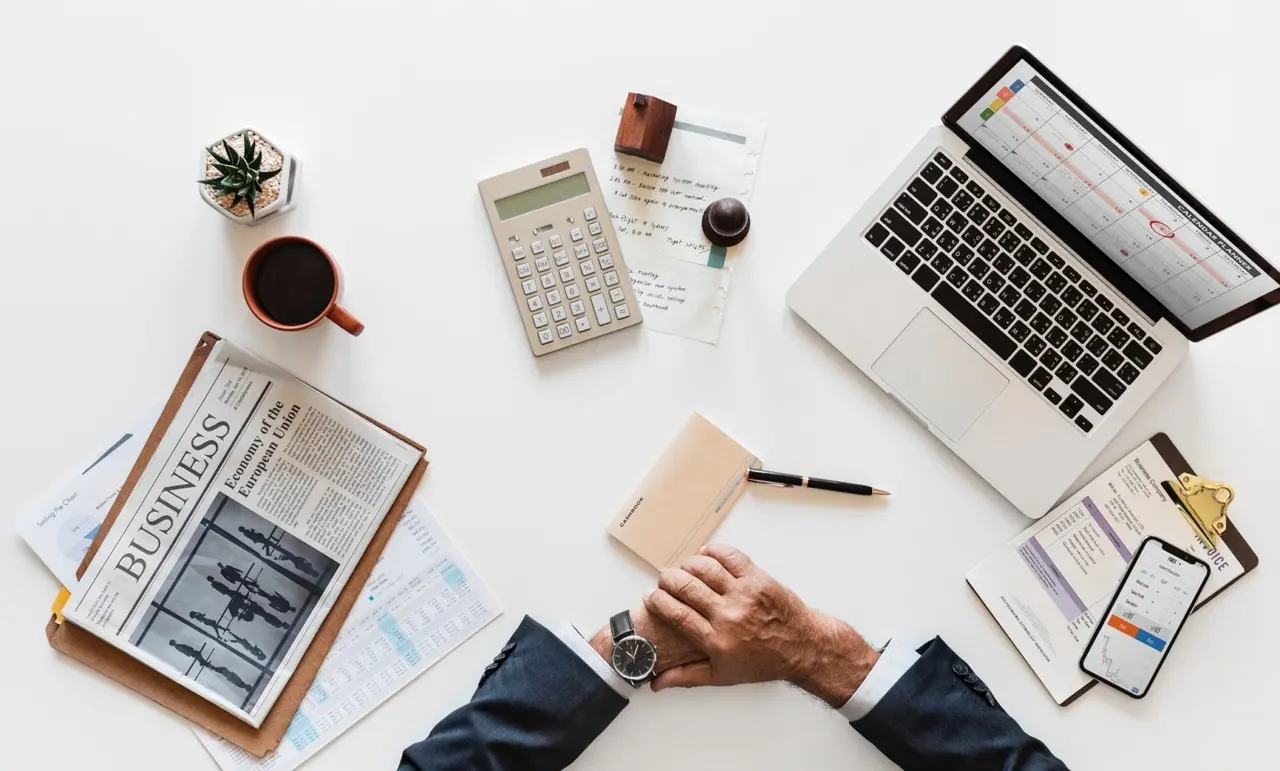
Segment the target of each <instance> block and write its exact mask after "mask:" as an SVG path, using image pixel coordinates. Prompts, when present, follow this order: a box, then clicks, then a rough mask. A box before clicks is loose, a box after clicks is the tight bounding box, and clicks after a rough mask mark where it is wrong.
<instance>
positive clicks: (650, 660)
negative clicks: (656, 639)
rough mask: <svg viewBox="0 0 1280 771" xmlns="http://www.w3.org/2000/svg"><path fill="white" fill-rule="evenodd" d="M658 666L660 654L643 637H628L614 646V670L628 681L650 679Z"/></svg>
mask: <svg viewBox="0 0 1280 771" xmlns="http://www.w3.org/2000/svg"><path fill="white" fill-rule="evenodd" d="M657 665H658V652H657V651H655V650H654V649H653V645H651V644H650V643H649V641H648V640H646V639H644V638H643V637H627V638H624V639H623V640H621V641H620V642H618V643H617V644H616V645H614V646H613V668H614V669H616V670H617V671H618V674H620V675H622V676H623V677H625V678H627V679H628V680H640V679H643V678H645V677H648V676H649V675H651V674H653V668H654V667H656V666H657Z"/></svg>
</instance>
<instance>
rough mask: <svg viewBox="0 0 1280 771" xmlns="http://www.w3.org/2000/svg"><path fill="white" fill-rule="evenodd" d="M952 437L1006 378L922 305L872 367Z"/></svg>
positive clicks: (983, 407)
mask: <svg viewBox="0 0 1280 771" xmlns="http://www.w3.org/2000/svg"><path fill="white" fill-rule="evenodd" d="M872 369H873V370H875V373H876V374H877V375H879V376H880V377H882V378H884V380H885V381H886V382H887V383H888V384H889V386H890V387H891V388H892V389H893V390H894V391H897V392H898V394H899V395H900V396H901V397H902V398H903V400H905V401H906V402H907V403H908V404H910V405H911V406H912V407H914V408H915V409H916V410H917V411H918V412H920V413H921V414H922V415H924V416H925V417H926V418H927V419H928V420H929V421H930V422H931V423H933V424H934V425H935V426H937V427H938V429H939V430H941V431H942V433H944V434H946V435H947V436H948V437H950V438H951V440H952V441H953V442H958V441H960V437H962V436H964V433H965V432H966V431H968V430H969V427H970V426H972V425H973V423H974V421H976V420H977V419H978V416H980V415H981V414H982V413H983V411H985V410H986V409H987V407H989V406H990V405H991V403H992V402H993V401H995V398H996V397H997V396H999V395H1000V392H1001V391H1003V390H1004V387H1005V386H1006V385H1008V384H1009V379H1008V378H1006V377H1005V376H1004V375H1002V374H1001V373H1000V371H999V370H998V369H996V368H995V367H993V366H991V364H990V363H989V362H988V361H987V360H986V359H984V358H982V356H981V355H980V354H979V353H978V352H977V351H975V350H973V348H971V347H970V346H969V344H968V343H966V342H965V341H964V340H963V339H961V338H960V336H959V335H957V334H956V333H955V332H952V331H951V329H950V328H948V327H947V325H946V324H944V323H942V321H940V320H939V319H938V317H937V316H935V315H933V313H932V312H931V311H929V309H927V308H925V309H922V310H921V311H920V313H919V314H917V315H916V317H915V318H914V319H912V321H911V323H910V324H908V325H907V328H906V329H904V330H902V333H901V334H899V335H898V338H897V339H896V340H894V341H893V344H892V345H890V346H889V348H888V350H886V351H885V352H884V353H882V354H880V358H879V359H877V360H876V363H875V366H874V367H872Z"/></svg>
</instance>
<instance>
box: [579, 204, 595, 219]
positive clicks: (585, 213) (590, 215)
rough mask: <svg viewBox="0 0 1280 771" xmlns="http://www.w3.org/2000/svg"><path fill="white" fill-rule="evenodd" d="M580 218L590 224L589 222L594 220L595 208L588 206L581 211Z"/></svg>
mask: <svg viewBox="0 0 1280 771" xmlns="http://www.w3.org/2000/svg"><path fill="white" fill-rule="evenodd" d="M582 218H583V219H584V220H586V221H587V222H590V221H591V220H593V219H595V218H596V207H594V206H588V207H587V208H585V209H583V210H582Z"/></svg>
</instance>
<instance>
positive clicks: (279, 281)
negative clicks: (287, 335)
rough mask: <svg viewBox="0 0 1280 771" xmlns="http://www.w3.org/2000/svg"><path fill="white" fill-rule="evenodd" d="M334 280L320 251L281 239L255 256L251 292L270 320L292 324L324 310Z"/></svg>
mask: <svg viewBox="0 0 1280 771" xmlns="http://www.w3.org/2000/svg"><path fill="white" fill-rule="evenodd" d="M335 281H336V277H335V276H334V274H333V266H332V265H331V264H329V259H328V258H327V257H325V256H324V253H323V252H321V251H320V250H319V249H317V248H316V247H315V246H313V245H311V244H308V243H305V242H302V241H282V242H280V243H278V244H276V245H274V246H272V247H270V249H268V251H267V252H265V253H264V254H263V255H262V256H261V257H259V258H258V272H257V273H256V274H255V275H254V277H253V295H254V298H255V299H256V300H257V301H258V305H259V306H261V307H262V310H263V312H264V313H266V314H267V315H268V316H270V317H271V319H272V320H274V321H275V322H277V323H279V324H283V325H285V326H290V327H292V326H297V325H299V324H306V323H307V322H309V321H315V320H316V318H318V317H319V316H320V315H321V314H323V313H324V312H325V310H326V309H327V308H328V307H329V301H330V300H332V299H333V289H334V282H335Z"/></svg>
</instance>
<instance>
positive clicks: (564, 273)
mask: <svg viewBox="0 0 1280 771" xmlns="http://www.w3.org/2000/svg"><path fill="white" fill-rule="evenodd" d="M560 280H561V281H563V282H564V283H566V284H567V283H569V282H570V281H572V280H573V268H561V269H560Z"/></svg>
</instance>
